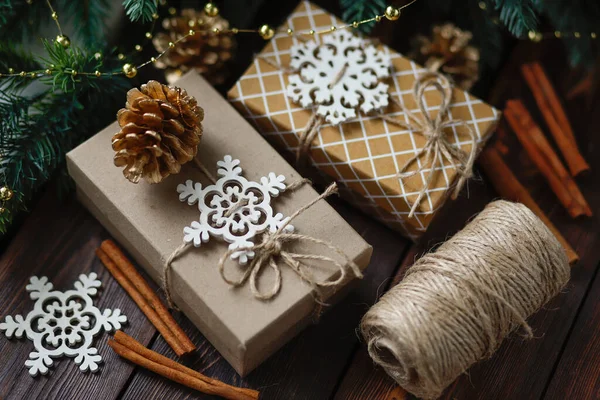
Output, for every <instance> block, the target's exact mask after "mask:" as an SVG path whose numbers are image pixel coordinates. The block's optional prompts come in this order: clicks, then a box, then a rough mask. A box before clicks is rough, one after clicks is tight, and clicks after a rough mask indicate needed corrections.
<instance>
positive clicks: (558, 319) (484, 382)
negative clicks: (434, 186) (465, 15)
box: [335, 44, 600, 399]
mask: <svg viewBox="0 0 600 400" xmlns="http://www.w3.org/2000/svg"><path fill="white" fill-rule="evenodd" d="M541 46H542V45H532V44H523V45H519V47H518V49H517V50H516V51H515V52H514V54H513V56H512V57H511V61H510V63H509V65H508V66H507V68H506V70H505V71H504V73H503V74H502V76H501V77H500V79H498V81H497V82H498V83H497V89H496V90H495V93H494V94H493V95H492V98H493V100H492V101H493V104H496V105H498V106H502V104H503V102H504V100H506V99H508V98H513V97H520V98H523V99H524V101H525V102H526V104H527V105H528V108H529V109H530V110H531V111H532V114H533V115H534V118H536V119H537V120H538V121H543V119H541V117H540V116H539V113H538V112H537V109H536V107H535V102H534V101H533V97H532V96H531V94H530V93H528V92H527V90H528V89H527V88H526V87H524V85H523V84H522V82H521V80H520V78H519V76H518V75H519V72H518V67H519V65H520V64H521V62H525V61H526V60H531V59H536V58H539V57H541V58H542V60H543V62H542V63H543V65H544V66H547V67H548V70H549V73H550V76H551V77H552V79H553V80H554V81H555V82H562V80H561V79H560V77H561V76H564V74H565V71H566V70H567V69H568V66H567V65H566V64H562V65H561V64H560V63H558V62H557V61H556V60H558V59H563V58H560V57H558V56H557V54H560V52H561V49H560V48H558V47H557V46H558V45H557V44H550V45H545V46H546V47H541ZM508 83H510V84H508ZM559 89H564V88H559ZM568 113H569V115H570V117H571V121H572V122H573V125H574V126H575V131H576V135H577V138H578V140H579V143H580V146H581V148H582V149H585V151H584V152H583V153H584V157H586V159H587V160H588V161H589V162H590V164H591V165H592V173H591V174H590V175H589V176H587V177H585V178H584V179H580V180H579V184H580V187H581V189H582V191H583V192H584V195H585V196H586V198H587V200H588V202H589V203H590V205H591V207H592V208H593V211H595V212H596V213H597V212H598V210H600V190H599V189H600V188H598V186H597V184H595V182H598V179H600V173H599V171H600V160H599V159H598V157H593V156H592V154H591V149H593V148H594V147H595V146H598V145H599V144H600V138H598V135H597V132H596V131H597V129H596V126H598V123H599V122H600V117H599V114H600V105H597V106H596V110H595V112H594V111H593V110H592V111H591V112H589V113H586V112H585V110H584V109H583V107H580V106H578V105H577V104H573V103H571V104H569V109H568ZM543 129H546V128H545V127H544V128H543ZM508 136H509V137H507V138H506V140H505V142H506V144H507V145H508V148H509V154H508V155H507V156H506V160H507V163H508V164H509V165H510V166H511V168H512V170H513V171H514V172H515V174H516V175H517V176H518V177H519V179H520V180H521V182H522V183H523V184H524V185H525V186H526V187H527V188H528V189H529V190H530V191H531V194H532V196H533V197H534V198H535V199H536V201H537V202H538V204H539V205H540V207H541V208H542V209H543V210H545V212H546V214H547V215H548V217H549V218H550V219H552V220H553V222H554V223H555V225H556V226H557V228H558V229H559V230H560V231H561V232H562V233H563V235H564V236H565V238H566V239H567V240H568V241H569V242H570V243H571V244H572V245H574V247H575V249H576V251H577V252H578V253H579V254H580V256H581V261H580V262H579V264H577V265H575V267H574V268H573V270H572V277H571V282H570V283H569V286H568V288H567V290H566V291H565V293H563V294H561V295H559V296H558V297H557V298H555V299H554V300H553V301H551V303H550V304H548V305H547V306H546V307H544V310H542V311H540V312H539V313H537V314H536V315H535V316H534V317H532V318H531V319H530V320H529V323H530V325H531V326H532V327H533V329H534V333H535V335H536V338H535V339H534V340H529V341H524V340H520V339H519V337H518V334H516V335H513V337H512V339H510V340H508V341H506V342H505V343H504V344H503V346H502V347H501V348H500V349H499V351H498V352H497V353H496V354H495V355H494V356H493V357H492V359H491V360H489V361H485V362H481V363H479V364H477V365H475V366H474V367H473V368H471V369H470V370H469V372H468V375H465V376H463V377H461V378H459V379H458V380H457V381H456V382H455V383H454V384H453V385H452V386H451V387H450V388H449V389H448V390H447V391H446V393H445V394H444V396H443V398H445V399H456V398H458V399H467V398H486V399H514V398H518V399H538V398H540V397H541V396H542V395H543V393H544V390H545V388H546V385H547V383H548V381H549V379H550V378H551V376H552V373H553V369H554V367H555V365H556V363H557V360H558V357H559V354H560V352H561V349H562V346H563V344H564V342H565V341H566V340H567V337H568V335H569V332H570V329H571V326H572V324H573V322H574V320H575V317H576V314H577V311H578V309H579V307H580V305H581V302H582V300H583V298H584V295H585V293H586V292H587V290H588V288H589V286H590V283H591V279H592V277H593V276H594V273H595V271H596V268H597V267H598V262H599V261H600V253H598V252H597V251H596V250H595V249H596V248H597V247H598V246H600V234H599V232H600V224H599V223H598V221H597V220H596V219H579V220H572V219H571V218H569V216H568V215H567V214H566V212H565V211H564V210H563V209H562V207H561V206H560V205H559V204H558V203H557V202H556V199H555V197H554V195H553V193H552V192H551V191H550V190H549V188H548V187H547V186H546V185H545V183H544V181H543V179H542V178H541V176H540V174H539V172H537V171H536V170H535V168H533V166H532V164H531V162H530V160H529V159H528V158H527V156H526V154H525V153H524V152H523V150H522V149H521V148H520V146H519V145H518V143H517V142H516V139H515V138H514V135H513V134H512V133H510V134H509V135H508ZM486 186H487V185H486ZM476 189H479V187H477V188H476ZM493 197H497V195H493V194H492V195H490V194H487V195H486V194H482V193H480V192H479V191H477V190H476V191H473V192H472V195H471V198H472V200H475V201H477V202H480V201H482V200H483V201H488V200H492V198H493ZM470 203H471V202H465V201H463V202H462V206H456V205H452V206H450V207H448V208H447V209H445V210H444V211H445V214H446V215H450V217H449V219H448V220H447V221H448V223H453V222H455V221H456V219H457V218H458V219H460V217H458V216H455V215H453V212H452V211H451V209H452V208H454V209H455V210H456V211H457V212H459V210H457V208H459V209H460V210H462V209H465V210H470V212H472V213H474V212H475V211H477V210H478V209H481V208H482V207H474V206H473V205H471V204H470ZM442 218H443V217H442ZM444 221H446V220H445V219H444ZM436 223H439V220H437V221H436ZM404 264H410V263H408V262H405V263H404ZM588 326H589V327H590V329H591V327H592V326H594V325H592V323H590V325H588ZM584 339H585V338H582V339H581V340H584ZM582 343H583V342H582ZM581 346H585V344H581ZM589 360H590V361H591V360H592V358H591V355H590V358H589ZM577 365H580V364H577ZM581 365H583V364H581ZM588 365H589V364H588ZM593 373H594V372H592V374H593ZM557 385H559V384H558V383H557ZM549 392H550V391H549ZM596 393H597V392H596ZM592 397H593V396H592ZM335 398H336V399H375V398H377V399H379V398H382V399H385V398H389V399H392V398H393V399H403V398H411V396H407V395H406V393H405V392H403V391H402V390H401V389H399V388H398V387H397V386H396V385H395V384H394V382H393V381H392V380H391V379H390V378H388V377H387V376H386V375H385V372H383V370H382V369H381V368H374V367H373V366H372V362H371V363H370V362H369V358H368V355H367V354H366V350H365V349H364V348H361V350H360V351H359V352H358V353H357V354H356V355H355V357H354V359H353V361H352V363H351V365H350V367H349V369H348V373H347V375H346V377H345V379H344V380H343V381H342V382H341V384H340V389H339V391H338V392H337V393H336V396H335ZM556 398H570V397H568V396H563V397H560V396H557V397H556ZM573 398H574V397H573Z"/></svg>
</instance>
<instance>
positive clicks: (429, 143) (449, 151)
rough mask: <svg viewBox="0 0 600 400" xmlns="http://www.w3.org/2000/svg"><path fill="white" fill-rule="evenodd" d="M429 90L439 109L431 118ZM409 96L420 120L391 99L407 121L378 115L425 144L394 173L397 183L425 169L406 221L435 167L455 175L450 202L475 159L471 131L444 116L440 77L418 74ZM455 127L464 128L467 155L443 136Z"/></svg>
mask: <svg viewBox="0 0 600 400" xmlns="http://www.w3.org/2000/svg"><path fill="white" fill-rule="evenodd" d="M429 88H433V89H434V90H435V91H437V92H438V93H439V94H440V96H441V104H440V109H439V111H438V113H437V115H436V116H435V117H433V116H432V114H431V113H430V112H429V111H428V110H427V106H426V105H425V92H426V91H427V89H429ZM413 97H414V99H415V101H416V103H417V106H418V108H419V111H420V112H421V117H420V118H419V117H417V116H416V115H415V114H414V113H413V112H412V111H411V110H409V109H408V108H407V107H405V106H404V105H402V104H401V103H400V102H398V101H397V100H396V99H394V98H391V97H390V98H391V101H392V102H393V103H394V104H395V105H396V106H398V107H399V108H400V109H401V110H402V112H403V113H404V114H405V115H406V116H407V117H408V120H409V121H410V122H404V121H402V120H399V119H398V118H395V117H392V116H389V115H385V114H380V115H379V116H380V117H381V118H382V119H383V120H385V121H387V122H389V123H391V124H393V125H396V126H399V127H401V128H403V129H407V130H410V131H412V132H414V133H416V134H419V135H422V136H423V137H425V138H426V142H425V145H424V146H423V147H422V148H421V149H420V150H419V151H418V152H417V153H416V154H415V155H414V156H413V157H412V158H411V159H409V160H408V161H407V162H406V163H405V164H404V166H403V167H402V168H401V169H400V170H399V171H398V174H397V176H398V178H399V179H400V180H404V179H408V178H410V177H412V176H415V175H417V174H421V173H424V172H425V171H426V170H429V172H428V173H427V176H426V178H425V184H424V185H423V187H421V189H420V190H419V192H418V195H417V199H416V200H415V202H414V203H413V204H412V206H411V209H410V213H409V214H408V216H409V218H412V217H413V215H414V214H415V212H416V211H417V209H418V207H419V205H420V204H421V201H422V200H423V197H424V196H425V194H426V193H427V190H428V189H429V188H430V187H431V184H432V183H433V180H434V178H435V170H436V169H437V168H438V166H439V168H444V166H445V165H448V166H450V167H452V168H453V169H454V170H455V171H456V173H457V175H458V181H457V182H456V186H455V188H454V191H453V193H452V198H453V199H454V198H456V197H457V196H458V194H459V193H460V190H461V189H462V187H463V186H464V184H465V183H466V182H467V180H468V179H469V178H470V177H471V176H472V175H473V164H474V163H475V158H476V156H477V146H476V144H477V139H476V136H475V132H474V131H473V128H471V126H470V125H469V124H468V123H467V122H466V121H464V120H453V119H450V118H449V117H448V114H449V113H448V111H449V109H450V104H451V103H452V86H451V84H450V82H449V81H448V79H447V78H446V77H445V76H444V75H442V74H440V73H437V72H433V71H430V72H426V73H424V74H423V75H421V76H420V77H419V78H418V79H417V80H416V81H415V84H414V87H413ZM457 126H464V127H465V128H466V131H467V134H468V135H469V139H470V141H471V143H472V144H471V149H470V150H469V151H468V152H465V151H463V150H462V149H460V148H459V147H457V146H456V145H454V144H452V143H451V142H450V140H449V138H448V134H447V133H446V130H447V128H452V127H457ZM421 159H424V162H422V163H419V165H418V167H417V168H416V169H415V170H413V171H409V169H410V168H411V167H412V166H413V164H415V163H418V162H419V160H421ZM446 163H447V164H446Z"/></svg>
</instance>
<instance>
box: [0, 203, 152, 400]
mask: <svg viewBox="0 0 600 400" xmlns="http://www.w3.org/2000/svg"><path fill="white" fill-rule="evenodd" d="M55 198H56V194H55V193H47V194H46V195H45V196H44V198H43V200H42V201H41V202H40V204H39V206H38V207H37V208H36V210H35V212H34V213H33V214H32V215H31V216H30V217H29V218H28V219H27V221H26V222H25V224H24V226H23V227H22V228H21V230H20V231H19V233H18V234H17V235H16V237H15V238H14V240H13V242H12V243H11V245H10V246H9V247H8V249H7V250H6V252H5V253H4V254H3V255H2V258H1V259H0V265H1V266H2V267H1V268H0V310H1V311H0V312H1V316H2V319H3V318H4V316H6V315H14V314H25V315H26V314H27V313H28V312H29V311H30V310H31V309H32V308H33V304H34V302H33V301H32V300H31V299H30V298H29V294H28V293H27V292H26V291H25V286H26V285H27V283H28V282H29V278H30V277H31V276H33V275H36V276H38V277H40V276H47V277H48V278H49V279H50V281H51V282H52V283H53V284H54V287H55V289H57V290H68V289H71V288H72V287H73V282H74V281H75V280H76V279H77V278H78V276H79V275H80V274H83V273H89V272H92V271H94V272H96V273H97V274H98V277H99V279H100V280H101V281H102V288H101V289H100V291H99V293H98V295H97V296H95V300H96V301H95V303H94V304H95V305H96V306H97V307H98V308H100V309H101V310H102V309H105V308H111V309H114V308H119V309H121V310H122V311H123V313H124V314H125V315H126V316H127V318H128V323H127V324H125V325H124V330H125V331H127V332H129V333H130V334H135V335H136V336H137V337H138V338H139V339H140V340H142V341H143V342H144V343H148V341H149V340H150V339H151V338H152V336H153V335H154V328H153V327H152V326H151V325H150V324H149V323H148V322H147V321H146V319H145V317H144V315H143V314H142V313H141V312H140V311H139V309H138V308H137V307H136V306H135V304H133V303H132V302H131V301H130V300H129V298H128V297H127V295H126V294H125V293H124V292H123V290H122V289H121V287H120V286H119V285H118V284H117V283H116V282H115V281H114V279H112V277H111V276H110V274H108V272H107V271H106V270H105V269H104V267H102V265H101V264H100V263H99V261H98V260H97V259H96V257H95V255H94V250H95V249H96V247H97V246H98V245H99V244H100V241H101V239H103V236H105V235H106V233H105V232H104V230H103V229H102V227H101V226H100V225H99V224H98V222H96V221H95V220H94V219H93V218H92V217H91V216H90V215H89V214H88V213H87V212H86V211H85V210H84V209H83V208H82V207H81V206H80V205H79V204H77V203H76V202H75V200H69V201H67V202H66V203H65V202H62V203H61V202H59V201H57V200H55ZM108 337H109V334H106V333H103V334H100V335H99V336H97V337H96V339H95V342H94V343H95V346H96V347H97V348H98V352H99V354H100V355H101V356H102V359H103V363H102V364H100V370H99V371H98V372H97V373H95V374H92V373H82V372H81V371H80V370H79V367H78V366H77V365H75V363H74V362H73V360H71V359H69V358H68V357H66V358H62V359H55V364H54V366H53V367H52V368H50V371H49V373H48V375H46V376H38V377H36V378H32V377H31V376H30V375H29V373H28V371H27V368H26V367H25V365H24V363H25V360H27V358H28V354H29V353H30V352H31V351H32V350H33V349H34V347H33V344H32V343H31V342H30V341H29V340H27V339H25V338H24V339H20V340H19V339H15V338H13V339H11V340H8V339H6V337H5V336H4V335H2V337H0V366H1V367H0V398H2V399H34V398H41V399H61V400H63V399H81V398H84V397H89V398H97V399H110V398H115V397H116V396H117V395H118V394H119V392H120V391H121V390H122V388H123V386H124V385H125V384H126V383H127V380H128V378H129V375H130V374H131V373H132V371H133V368H132V367H131V366H130V365H127V364H125V363H122V362H121V361H120V360H119V358H118V357H117V356H116V355H115V354H114V353H113V352H112V350H111V349H110V348H108V346H107V345H106V340H107V338H108ZM107 383H110V384H107ZM88 394H89V395H88Z"/></svg>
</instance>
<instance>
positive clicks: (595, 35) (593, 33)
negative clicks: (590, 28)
mask: <svg viewBox="0 0 600 400" xmlns="http://www.w3.org/2000/svg"><path fill="white" fill-rule="evenodd" d="M590 37H591V38H592V39H596V38H597V37H598V35H597V34H596V32H592V33H590Z"/></svg>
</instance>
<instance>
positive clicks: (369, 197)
mask: <svg viewBox="0 0 600 400" xmlns="http://www.w3.org/2000/svg"><path fill="white" fill-rule="evenodd" d="M399 23H401V22H399ZM340 24H341V21H339V20H337V19H336V18H335V17H334V16H332V15H331V14H328V13H327V12H326V11H324V10H322V9H321V8H319V7H317V6H315V5H313V4H312V3H310V2H302V3H300V5H299V6H298V7H297V9H296V10H295V11H294V13H292V15H291V16H290V17H289V18H288V21H287V23H285V24H284V25H283V26H282V27H281V28H280V29H279V30H278V34H277V35H276V36H275V37H274V38H273V39H272V40H271V41H270V42H269V43H268V44H267V45H266V47H265V48H264V49H263V51H262V52H261V53H260V55H259V57H257V58H256V59H255V61H254V63H253V64H252V65H251V66H250V68H248V70H247V71H246V73H245V74H244V75H243V76H242V77H241V78H240V80H239V81H238V82H237V83H236V85H235V86H234V87H233V88H232V89H231V90H230V91H229V94H228V96H229V98H230V100H231V102H232V104H233V105H234V106H235V107H236V108H237V109H238V110H239V111H240V112H241V113H242V114H243V115H244V116H245V117H246V118H247V119H248V120H249V121H251V122H252V123H253V124H254V125H255V126H256V127H257V129H258V130H259V132H261V133H262V134H263V135H265V137H267V139H268V140H269V141H270V142H271V143H273V145H274V146H276V147H277V148H278V149H280V150H285V151H291V152H294V153H295V152H296V148H297V145H298V134H299V133H300V132H302V131H303V129H304V127H305V126H306V124H307V122H308V121H309V119H310V118H311V115H312V113H313V110H312V109H303V108H301V107H300V106H299V105H296V104H294V103H293V102H292V101H291V100H290V99H289V98H287V96H286V86H287V83H288V76H287V75H286V73H285V72H284V71H282V70H281V69H277V68H275V67H274V66H272V65H269V63H267V62H266V61H264V59H261V57H266V58H268V59H270V60H273V61H275V62H277V63H279V65H281V66H283V67H284V68H286V67H288V66H289V62H290V48H291V46H292V45H294V44H297V43H299V40H298V39H297V38H292V37H289V36H288V35H287V33H285V32H286V31H287V29H288V28H292V29H293V30H294V31H296V32H298V31H308V30H310V29H314V30H315V31H319V30H324V29H325V30H326V29H328V28H329V27H330V26H332V25H338V26H339V25H340ZM304 37H306V36H304ZM315 40H320V38H319V37H318V35H317V36H315ZM380 49H381V50H383V51H384V52H386V53H387V54H389V55H390V57H391V60H392V65H393V67H392V76H391V77H390V78H389V79H387V80H385V81H384V82H385V83H387V84H388V85H389V86H390V89H389V90H388V92H389V93H390V94H391V96H392V97H394V98H396V99H397V100H398V101H399V102H401V104H404V106H405V107H407V108H409V109H410V110H411V111H412V112H413V113H414V114H416V115H417V116H420V115H421V114H420V112H419V111H418V108H417V105H416V103H415V100H414V98H413V95H412V87H413V83H414V82H415V80H416V79H417V77H418V76H419V75H420V74H421V73H422V72H424V71H425V70H424V69H423V68H422V67H421V66H419V65H417V64H415V63H413V62H412V61H410V60H408V59H406V58H404V57H402V56H401V55H400V54H398V53H396V52H394V51H393V50H390V49H389V48H387V47H385V46H381V47H380ZM426 104H427V109H428V110H429V111H430V113H431V114H432V115H436V113H437V110H438V109H439V105H440V96H439V94H438V93H435V92H433V91H431V92H427V93H426ZM383 112H385V113H386V114H388V115H391V116H393V117H395V118H398V119H401V120H403V121H405V120H406V116H405V113H404V112H403V111H401V110H400V109H399V107H397V106H395V105H390V106H388V107H387V108H386V109H384V110H383ZM450 115H451V117H452V119H454V120H459V119H462V120H464V121H466V122H467V123H468V124H469V125H470V126H471V128H472V129H473V130H474V131H475V134H476V137H477V146H478V147H482V146H483V144H484V142H485V141H486V140H487V139H488V137H489V136H490V135H491V133H492V132H493V130H494V127H495V125H496V123H497V121H498V119H499V117H500V113H499V112H498V111H497V110H495V109H494V108H492V107H491V106H489V105H487V104H485V103H483V102H482V101H481V100H479V99H477V98H474V97H473V96H471V95H470V94H468V93H466V92H464V91H462V90H459V89H454V100H453V103H452V105H451V107H450ZM448 137H449V138H450V140H451V142H452V143H455V144H458V145H459V146H460V147H461V148H462V149H463V150H464V151H467V152H468V151H469V150H470V148H471V143H472V142H471V140H470V139H469V136H468V135H467V132H466V129H465V127H464V126H462V127H461V126H459V127H455V128H451V129H449V130H448ZM425 142H426V139H425V138H424V137H423V136H421V135H419V134H418V132H412V131H407V130H404V129H402V128H399V127H397V126H395V125H393V124H390V123H388V122H385V121H383V120H382V119H381V118H380V117H378V116H377V115H375V114H370V115H365V114H364V113H359V116H358V117H357V118H355V119H353V120H350V121H348V122H346V123H343V124H341V125H339V126H332V125H330V124H327V123H326V124H324V125H323V127H322V128H321V131H320V134H319V135H318V136H317V138H315V140H314V141H313V143H312V149H311V152H310V158H311V162H312V164H313V165H314V166H315V167H316V168H318V169H319V170H320V171H321V172H323V173H324V174H326V175H327V176H328V177H329V179H333V180H335V181H337V182H338V183H340V184H341V185H342V186H343V187H345V188H346V189H347V190H346V191H345V193H344V196H345V197H346V198H347V199H348V200H349V201H351V202H353V203H355V204H357V205H358V206H359V207H360V208H361V209H363V210H365V211H367V212H369V213H371V214H374V215H375V216H376V217H377V218H378V219H380V220H381V221H382V222H384V223H386V224H387V225H388V226H390V227H392V228H393V229H396V230H398V231H400V232H402V233H404V234H405V235H407V236H409V237H410V238H412V239H417V238H418V237H419V236H421V235H422V234H423V233H424V232H425V230H426V229H427V227H428V226H429V224H430V222H431V220H432V219H433V217H434V215H435V213H436V212H437V210H439V208H441V207H442V205H443V204H444V202H445V200H446V198H447V197H448V195H449V193H450V192H451V189H452V187H453V185H454V184H455V183H456V179H457V174H456V171H455V170H454V169H453V168H451V167H449V166H445V167H444V168H439V167H438V168H436V171H435V174H436V175H435V178H434V181H433V184H432V185H431V187H430V188H429V189H428V190H427V193H426V196H425V198H424V199H423V201H421V202H420V204H419V207H418V210H417V213H416V214H415V216H414V217H413V218H408V214H409V210H410V208H411V206H412V204H413V203H414V201H415V200H416V198H417V195H418V192H419V191H420V190H421V188H423V187H424V184H425V181H426V179H427V176H426V174H427V173H428V171H424V173H421V174H417V175H415V176H413V177H410V178H407V179H404V180H403V181H402V182H401V181H400V180H399V179H398V178H397V176H396V173H397V172H398V171H399V170H400V169H401V168H402V166H404V164H405V163H406V162H407V161H409V160H410V159H411V158H412V157H413V156H414V155H415V154H417V152H418V151H419V150H420V149H421V148H423V146H424V144H425ZM415 169H417V164H416V163H415V165H414V167H413V168H412V170H415ZM409 171H410V170H409Z"/></svg>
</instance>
